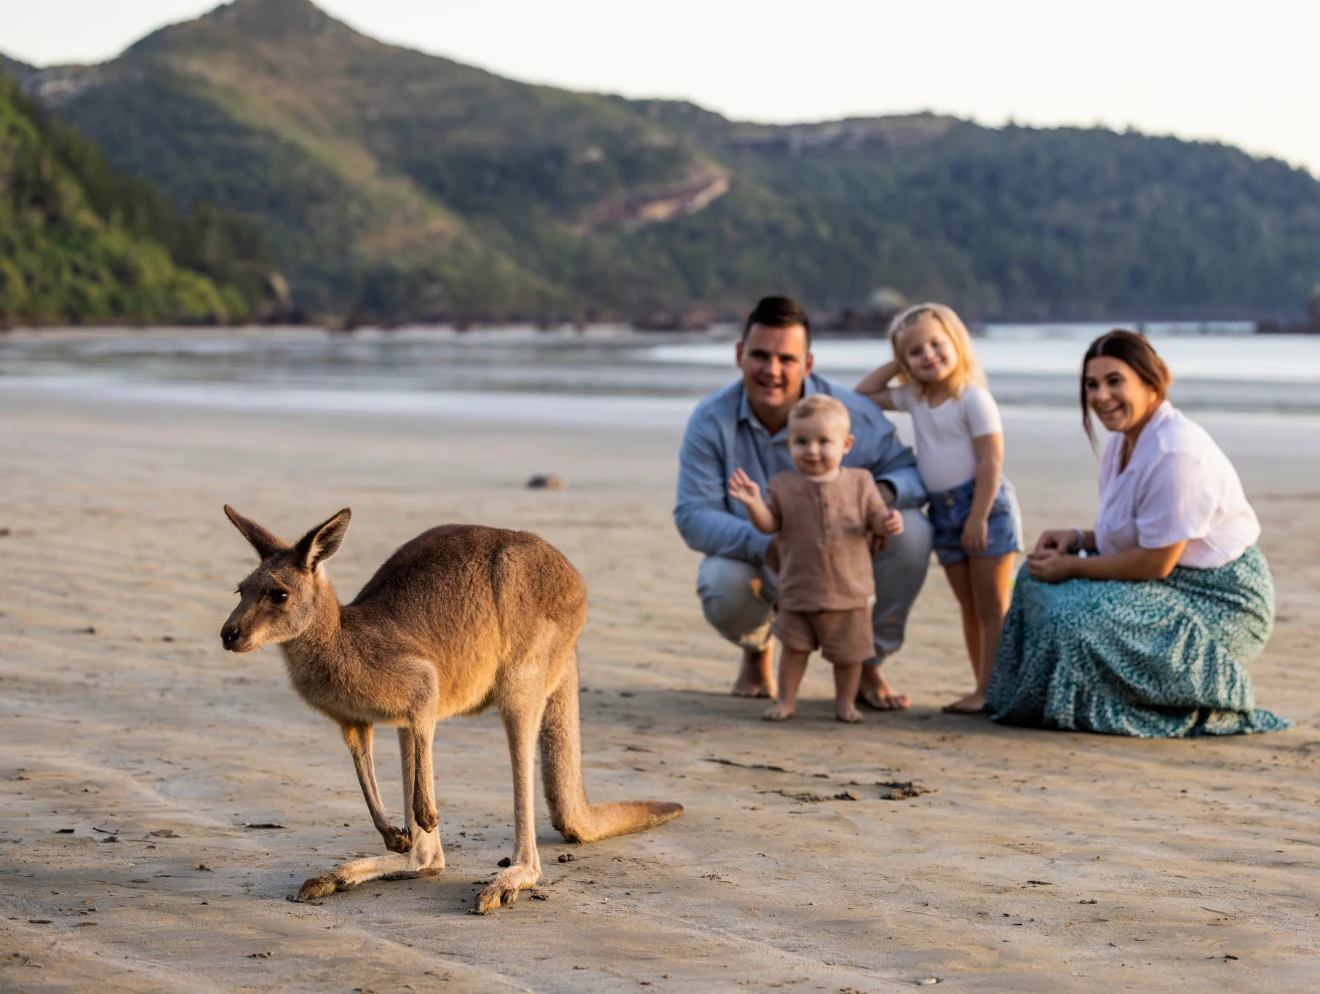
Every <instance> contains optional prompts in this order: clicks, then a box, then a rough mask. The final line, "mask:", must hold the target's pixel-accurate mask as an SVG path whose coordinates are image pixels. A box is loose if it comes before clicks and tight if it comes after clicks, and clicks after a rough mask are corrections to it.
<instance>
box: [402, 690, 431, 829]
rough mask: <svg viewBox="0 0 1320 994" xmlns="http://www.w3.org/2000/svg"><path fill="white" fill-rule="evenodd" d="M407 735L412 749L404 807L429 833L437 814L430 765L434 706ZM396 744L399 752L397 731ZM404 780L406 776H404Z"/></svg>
mask: <svg viewBox="0 0 1320 994" xmlns="http://www.w3.org/2000/svg"><path fill="white" fill-rule="evenodd" d="M408 731H409V738H410V739H411V740H412V747H413V763H412V785H411V789H409V790H407V792H406V794H405V799H404V803H405V804H406V805H407V806H408V811H409V813H410V814H411V815H412V817H413V819H414V820H415V821H416V822H417V825H418V826H419V827H420V828H421V830H422V831H423V832H433V831H435V830H436V828H437V826H438V825H439V824H440V813H439V812H438V811H436V808H435V772H434V770H433V769H432V763H431V752H432V748H433V744H434V741H435V708H434V706H431V707H430V708H428V710H427V713H424V714H423V715H422V716H421V717H420V719H419V720H418V721H417V722H416V723H415V724H414V725H413V726H412V727H411V728H410V729H409V730H408ZM399 744H400V748H402V744H403V729H400V730H399ZM404 776H405V777H406V776H407V773H406V772H405V774H404Z"/></svg>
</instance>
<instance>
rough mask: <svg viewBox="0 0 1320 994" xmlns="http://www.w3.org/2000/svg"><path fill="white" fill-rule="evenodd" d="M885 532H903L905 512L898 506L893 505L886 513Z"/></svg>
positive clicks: (895, 533) (891, 533)
mask: <svg viewBox="0 0 1320 994" xmlns="http://www.w3.org/2000/svg"><path fill="white" fill-rule="evenodd" d="M885 534H886V535H902V534H903V512H902V511H900V510H899V509H898V508H896V507H891V508H890V509H889V513H888V514H887V515H885Z"/></svg>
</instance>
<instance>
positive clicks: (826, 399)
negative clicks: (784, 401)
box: [788, 393, 852, 432]
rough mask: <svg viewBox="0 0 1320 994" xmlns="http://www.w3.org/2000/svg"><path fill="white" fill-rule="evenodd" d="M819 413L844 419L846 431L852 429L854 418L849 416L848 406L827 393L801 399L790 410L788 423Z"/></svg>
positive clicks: (814, 394)
mask: <svg viewBox="0 0 1320 994" xmlns="http://www.w3.org/2000/svg"><path fill="white" fill-rule="evenodd" d="M817 414H824V415H826V416H827V417H832V418H837V419H838V420H840V421H842V422H843V430H844V431H845V432H847V431H851V430H852V418H851V417H849V416H848V408H847V407H845V406H844V404H843V401H841V400H839V399H838V398H837V397H831V396H830V395H829V394H827V393H813V394H812V395H811V396H810V397H803V398H802V399H801V400H799V401H798V402H797V403H796V404H794V405H793V407H792V409H791V410H790V411H789V412H788V423H789V424H792V423H793V422H794V421H801V420H802V419H803V418H810V417H814V416H815V415H817Z"/></svg>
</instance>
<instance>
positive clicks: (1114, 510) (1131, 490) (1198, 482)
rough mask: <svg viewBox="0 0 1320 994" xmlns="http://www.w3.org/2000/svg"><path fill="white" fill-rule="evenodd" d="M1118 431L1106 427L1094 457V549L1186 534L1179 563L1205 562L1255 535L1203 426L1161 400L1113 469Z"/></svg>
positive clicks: (1159, 543) (1119, 548)
mask: <svg viewBox="0 0 1320 994" xmlns="http://www.w3.org/2000/svg"><path fill="white" fill-rule="evenodd" d="M1122 458H1123V436H1122V435H1121V434H1116V435H1111V436H1110V438H1109V443H1108V445H1106V447H1105V453H1104V456H1103V457H1102V458H1101V460H1100V510H1099V512H1098V513H1097V514H1096V518H1095V544H1096V548H1097V549H1099V550H1100V553H1101V555H1106V556H1108V555H1113V554H1114V553H1115V552H1123V551H1125V550H1127V549H1131V548H1133V547H1134V546H1138V545H1139V546H1141V548H1143V549H1164V548H1167V547H1168V546H1170V545H1175V544H1176V543H1178V542H1182V541H1184V540H1185V541H1186V542H1187V547H1186V548H1185V549H1183V554H1182V555H1181V556H1179V557H1178V565H1179V566H1192V567H1195V568H1197V569H1213V568H1215V567H1218V566H1225V565H1227V564H1228V563H1231V562H1232V561H1233V560H1235V559H1237V558H1238V556H1240V555H1242V553H1244V552H1245V551H1246V550H1247V549H1248V548H1249V547H1250V546H1252V545H1255V543H1256V539H1258V538H1260V522H1259V521H1257V520H1256V512H1255V511H1253V510H1252V509H1251V505H1250V504H1248V503H1247V496H1246V494H1245V493H1243V491H1242V481H1241V480H1240V479H1238V475H1237V470H1235V469H1234V468H1233V464H1232V463H1231V462H1229V461H1228V456H1226V455H1224V452H1223V450H1222V449H1220V448H1219V446H1218V445H1216V444H1215V442H1214V439H1212V438H1211V437H1210V435H1209V433H1208V432H1207V431H1206V430H1205V429H1204V428H1202V427H1201V426H1200V425H1198V424H1197V423H1196V422H1195V421H1191V420H1189V419H1188V418H1186V417H1184V416H1183V414H1182V412H1181V411H1179V410H1178V409H1177V408H1175V407H1174V406H1173V405H1172V404H1170V403H1169V402H1168V401H1167V400H1166V401H1165V402H1164V403H1163V404H1161V405H1160V407H1159V409H1158V410H1157V411H1156V412H1155V414H1154V415H1152V416H1151V419H1150V421H1149V422H1147V424H1146V427H1145V428H1143V429H1142V430H1141V434H1140V435H1139V436H1138V437H1137V444H1136V446H1135V447H1134V448H1133V450H1132V458H1130V459H1129V460H1128V464H1127V466H1126V467H1125V468H1124V469H1123V470H1122V471H1121V472H1120V470H1119V463H1120V461H1121V460H1122Z"/></svg>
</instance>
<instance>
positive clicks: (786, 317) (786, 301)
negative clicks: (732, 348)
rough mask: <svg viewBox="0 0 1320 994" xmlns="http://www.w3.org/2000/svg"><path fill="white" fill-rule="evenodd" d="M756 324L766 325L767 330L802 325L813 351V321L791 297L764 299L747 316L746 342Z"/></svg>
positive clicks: (808, 346) (744, 335)
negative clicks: (748, 334)
mask: <svg viewBox="0 0 1320 994" xmlns="http://www.w3.org/2000/svg"><path fill="white" fill-rule="evenodd" d="M754 324H761V325H765V326H766V327H767V328H792V327H793V326H794V325H797V324H800V325H802V330H803V331H805V332H806V333H807V350H808V351H810V350H811V319H810V318H808V317H807V312H806V311H804V310H803V309H802V305H801V304H799V303H798V302H797V301H796V300H794V299H793V298H791V297H762V298H761V299H760V301H759V302H758V303H757V305H756V307H755V308H753V309H752V313H751V314H749V315H747V323H746V324H744V325H743V333H742V340H743V341H744V342H745V341H747V333H748V332H749V331H751V330H752V325H754Z"/></svg>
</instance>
